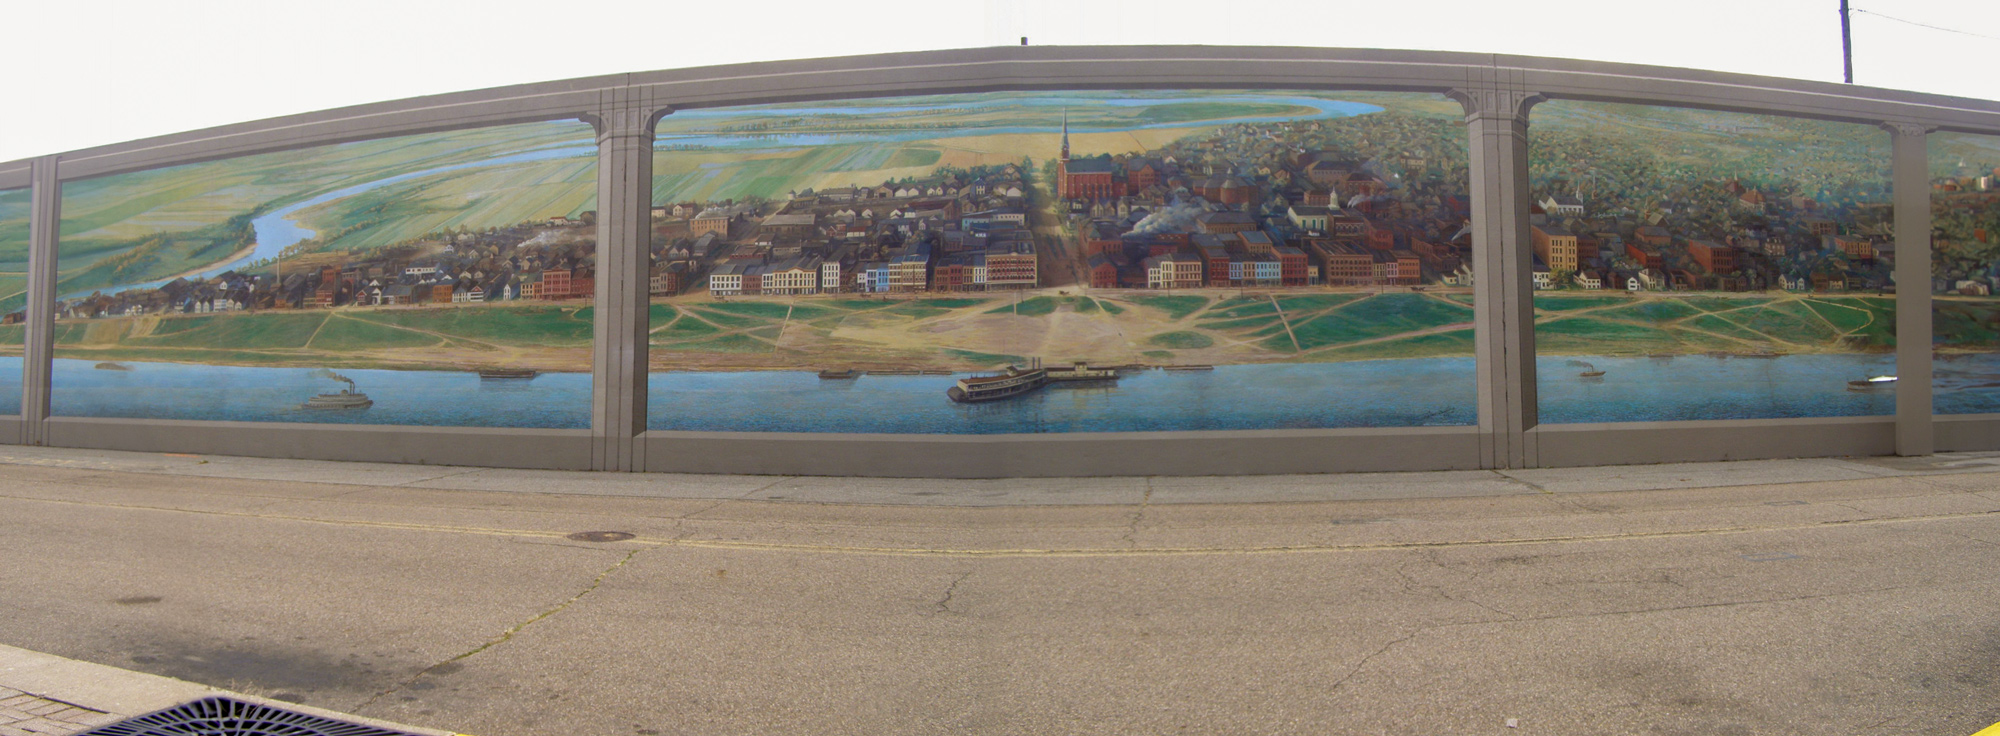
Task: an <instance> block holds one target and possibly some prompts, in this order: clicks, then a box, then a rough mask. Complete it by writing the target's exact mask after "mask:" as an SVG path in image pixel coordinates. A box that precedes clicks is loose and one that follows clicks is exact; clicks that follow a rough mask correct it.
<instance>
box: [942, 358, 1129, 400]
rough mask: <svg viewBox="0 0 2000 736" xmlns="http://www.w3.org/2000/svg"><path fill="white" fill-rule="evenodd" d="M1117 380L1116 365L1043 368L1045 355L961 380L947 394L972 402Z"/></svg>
mask: <svg viewBox="0 0 2000 736" xmlns="http://www.w3.org/2000/svg"><path fill="white" fill-rule="evenodd" d="M1116 380H1118V369H1116V368H1093V367H1091V366H1089V365H1086V364H1083V363H1074V364H1071V365H1068V366H1061V367H1056V368H1043V367H1042V359H1041V358H1029V359H1028V366H1027V367H1025V368H1023V367H1020V366H1012V365H1010V366H1007V369H1006V370H1003V371H1001V372H1000V373H999V375H993V376H974V377H971V378H961V379H958V384H957V385H955V386H952V387H951V388H948V389H945V392H944V395H945V396H947V397H950V398H951V400H952V401H956V402H958V403H961V404H972V403H978V402H982V401H998V400H1000V399H1011V398H1015V397H1017V396H1025V395H1027V394H1029V393H1032V392H1034V391H1035V390H1037V389H1040V388H1042V387H1043V386H1047V385H1049V384H1051V383H1071V382H1086V381H1091V382H1094V381H1116Z"/></svg>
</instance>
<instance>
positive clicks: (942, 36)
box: [0, 0, 2000, 161]
mask: <svg viewBox="0 0 2000 736" xmlns="http://www.w3.org/2000/svg"><path fill="white" fill-rule="evenodd" d="M16 5H17V6H18V7H10V8H9V9H8V10H7V13H6V16H7V20H8V25H9V27H13V28H22V29H88V31H87V33H81V34H80V33H73V32H37V33H21V34H16V35H18V36H19V37H18V38H14V39H10V40H9V42H8V44H9V45H8V50H9V52H10V53H11V54H12V58H14V59H16V60H17V63H16V64H14V65H11V66H10V70H11V74H10V78H9V82H10V84H9V92H10V95H9V98H10V99H11V100H13V101H15V103H16V104H18V105H31V106H34V107H36V108H40V109H47V110H61V111H62V114H59V115H58V114H42V115H13V116H6V117H5V118H4V119H0V161H5V160H12V159H17V158H25V157H29V156H35V155H41V154H46V153H54V152H59V151H66V150H72V149H77V148H84V147H88V146H93V145H101V144H106V143H113V142H117V141H123V140H131V139H135V138H142V137H146V136H152V135H162V134H168V133H175V132H180V131H185V130H193V129H199V128H205V127H209V126H215V125H225V124H229V123H237V122H243V121H247V120H256V119H261V118H266V117H272V116H277V115H285V114H291V113H299V112H309V111H313V110H323V109H327V108H332V107H339V106H344V105H354V104H361V103H367V102H377V101H382V100H393V99H400V98H404V97H412V96H417V95H425V94H436V93H444V92H455V91H459V90H466V89H478V88H484V87H494V86H501V85H509V84H520V83H524V82H533V81H540V80H550V79H564V78H570V77H581V76H588V75H595V74H613V73H621V72H629V71H639V70H647V69H672V68H681V67H692V66H703V65H708V64H723V63H735V62H747V61H763V60H773V59H799V58H814V57H822V56H845V55H852V54H863V53H873V52H887V51H915V50H926V49H948V48H965V47H975V46H989V45H995V44H1014V43H1018V42H1019V38H1020V37H1021V36H1028V37H1029V40H1030V42H1031V43H1034V44H1037V45H1062V44H1212V45H1257V44H1272V45H1287V46H1338V47H1367V48H1408V49H1441V50H1451V51H1475V52H1499V53H1516V54H1529V55H1539V56H1557V57H1568V58H1580V59H1601V60H1608V61H1623V62H1634V63H1644V64H1661V65H1667V66H1684V67H1693V68H1701V69H1718V70H1725V71H1735V72H1747V73H1755V74H1767V75H1773V76H1781V77H1795V78H1801V79H1816V80H1824V81H1839V79H1840V36H1839V33H1840V23H1839V16H1838V14H1837V13H1836V11H1835V8H1836V7H1837V3H1836V2H1835V0H1759V1H1758V2H1749V3H1746V2H1741V1H1740V0H1682V1H1681V2H1676V3H1672V4H1667V5H1662V4H1657V3H1607V2H1602V0H1538V1H1537V2H1533V3H1492V2H1484V1H1483V0H1413V1H1412V2H1407V3H1401V4H1396V5H1394V6H1393V8H1391V7H1388V6H1384V5H1382V4H1381V3H1376V2H1361V1H1359V0H1312V1H1307V0H1269V1H1267V2H1259V3H1256V4H1254V5H1253V6H1246V7H1245V8H1243V9H1242V10H1240V11H1232V12H1231V13H1228V14H1224V15H1220V16H1218V15H1217V7H1218V6H1216V5H1215V4H1214V3H1209V2H1192V1H1181V0H1150V1H1145V2H1141V1H1138V0H1106V1H1103V2H1090V3H1076V2H1068V1H1066V0H984V2H975V3H938V4H931V5H927V6H925V7H924V10H923V14H922V17H923V20H924V21H925V22H924V23H923V24H921V25H917V24H914V23H911V22H902V21H896V22H890V21H886V20H885V16H883V14H881V13H880V12H870V11H868V10H865V9H864V10H857V9H856V8H855V7H853V6H849V5H842V4H839V3H824V2H805V1H803V0H767V1H766V2H763V3H759V4H758V5H757V6H756V7H755V8H754V9H753V10H749V11H748V12H749V13H751V15H750V16H749V17H746V18H743V19H742V20H741V22H742V23H745V24H748V26H754V28H755V31H754V32H750V31H744V32H720V31H718V32H714V33H699V32H697V33H686V32H679V31H676V30H675V24H676V23H677V22H678V20H677V16H681V15H683V11H685V12H694V13H701V12H708V10H706V9H703V8H696V7H686V8H677V7H676V6H675V5H674V4H671V3H669V4H665V5H662V4H659V3H648V2H640V1H639V0H578V1H577V2H570V3H561V4H549V3H527V2H519V1H518V0H497V1H496V2H492V3H486V4H481V5H479V6H478V7H477V12H470V11H471V10H472V8H471V6H467V5H464V4H461V3H409V2H400V1H399V2H390V1H389V0H355V1H354V2H348V3H340V4H323V3H269V2H252V1H251V0H209V1H208V2H204V3H201V4H200V5H199V6H188V5H184V4H178V3H157V2H135V1H112V2H95V3H17V4H16ZM1856 5H1857V7H1860V8H1863V9H1879V10H1880V11H1882V12H1885V13H1888V14H1889V15H1891V16H1895V17H1897V18H1903V19H1908V20H1913V21H1918V22H1923V23H1929V24H1933V25H1939V26H1944V27H1949V28H1956V29H1961V30H1963V31H1968V32H1972V33H1979V34H1984V35H1985V36H1988V37H2000V3H1992V2H1977V1H1976V0H1898V1H1897V2H1894V3H1890V2H1886V0H1877V2H1874V3H1870V2H1865V1H1863V2H1857V3H1856ZM1875 5H1879V6H1881V7H1879V8H1874V7H1872V6H1875ZM197 7H198V9H196V8H197ZM1444 18H1451V19H1453V20H1452V22H1442V19H1444ZM1772 29H1784V30H1783V31H1782V32H1773V30H1772ZM1854 35H1855V67H1856V78H1857V80H1858V81H1859V82H1861V83H1863V84H1868V85H1875V86H1882V87H1891V88H1898V89H1914V90H1922V91H1927V92H1938V93H1943V94H1953V95H1961V96H1967V97H1980V98H1987V99H1995V98H2000V75H1994V74H1991V73H1990V67H1989V65H1988V64H1986V63H1985V58H1984V55H1985V53H1986V50H1987V49H1989V48H1990V47H1991V45H1992V40H1993V39H1992V38H1980V37H1977V36H1969V35H1963V34H1957V33H1948V32H1944V31H1937V30H1931V29H1927V28H1921V27H1918V26H1913V25H1908V24H1905V23H1901V22H1897V21H1892V20H1888V19H1887V18H1886V17H1884V16H1878V15H1871V14H1868V13H1861V14H1858V15H1856V16H1855V20H1854Z"/></svg>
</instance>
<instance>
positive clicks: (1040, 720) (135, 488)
mask: <svg viewBox="0 0 2000 736" xmlns="http://www.w3.org/2000/svg"><path fill="white" fill-rule="evenodd" d="M602 531H612V532H619V533H620V534H616V535H593V534H589V533H588V532H602ZM1996 548H2000V454H1996V453H1986V454H1978V455H1951V456H1938V457H1932V458H1869V459H1845V460H1797V461H1759V462H1742V463H1718V464H1708V465H1660V466H1642V467H1624V468H1594V469H1562V470H1535V471H1509V472H1505V473H1495V472H1457V473H1410V474H1370V475H1353V476H1266V477H1218V478H1111V479H1048V480H1030V481H1018V482H1013V481H933V480H924V481H903V480H894V479H845V478H780V477H734V476H686V475H646V474H634V475H612V474H592V473H543V472H525V471H501V470H490V469H473V468H440V467H421V466H398V465H367V464H346V463H323V462H294V461H277V460H257V459H246V458H228V457H191V456H179V455H154V454H142V453H114V452H86V451H75V450H54V449H47V448H21V447H8V448H0V549H5V550H6V551H7V553H8V559H9V562H10V564H4V565H0V591H4V592H5V595H4V596H0V642H5V643H6V644H8V645H13V646H18V647H25V648H26V649H29V650H34V651H38V652H48V653H50V654H51V655H54V656H55V657H59V658H68V659H63V660H52V661H58V662H68V663H69V664H52V665H46V667H47V668H48V669H47V671H50V672H55V671H61V670H62V669H63V668H65V667H70V668H85V669H89V668H99V667H103V666H110V667H115V668H117V670H121V671H136V672H142V673H147V674H145V675H138V676H137V677H140V678H153V679H142V680H132V681H133V682H150V683H154V685H158V683H157V682H156V680H158V679H159V678H172V679H171V680H170V681H169V682H173V681H178V684H174V685H172V687H173V688H180V689H178V690H173V692H176V693H181V694H182V695H178V696H176V697H186V696H190V695H192V694H193V693H194V692H196V691H197V690H199V691H201V692H208V691H209V690H208V688H207V687H206V686H204V685H192V684H190V683H206V684H207V685H212V686H218V687H223V688H227V689H228V690H231V691H235V692H239V693H245V694H247V695H250V696H257V697H262V698H267V699H269V700H270V701H282V702H283V703H304V704H307V705H309V706H312V707H318V708H326V709H329V710H331V711H334V712H342V713H358V714H361V715H363V716H366V717H369V718H379V719H385V720H388V721H394V722H400V723H415V724H422V725H424V726H426V727H428V728H431V729H444V730H438V731H428V732H425V733H449V732H454V731H464V732H471V733H477V734H481V736H509V735H516V734H518V735H520V736H541V735H544V734H546V735H549V736H554V735H556V734H565V735H567V734H577V733H591V734H632V735H633V736H654V735H656V734H669V733H686V734H702V735H703V736H708V735H710V734H736V733H741V734H753V733H754V734H763V733H841V734H845V733H852V734H869V735H870V736H875V735H877V734H933V733H953V734H956V733H1135V732H1147V733H1155V732H1157V733H1165V732H1188V733H1246V732H1250V733H1277V732H1287V733H1410V734H1419V733H1423V734H1429V733H1472V732H1486V731H1493V732H1499V733H1509V734H1517V733H1526V732H1530V731H1538V732H1541V733H1562V734H1568V733H1576V734H1586V733H1588V734H1595V733H1624V732H1646V731H1663V732H1685V733H1774V732H1784V733H1866V732H1871V730H1872V731H1876V732H1896V733H1925V734H1947V735H1950V736H1958V735H1959V734H1969V733H1972V732H1974V731H1978V730H1979V729H1980V728H1981V727H1984V726H1985V725H1987V724H1990V723H1993V722H1994V721H1996V720H2000V664H1996V663H2000V638H1996V635H1995V633H1994V632H1996V631H2000V613H1995V609H1994V608H1993V606H1992V605H1991V601H1992V600H1994V599H1995V598H2000V565H1994V564H1992V562H1991V560H1992V557H1993V550H1994V549H1996ZM14 651H17V650H0V655H5V656H15V655H13V654H8V652H14ZM19 656H26V657H32V656H34V655H32V654H31V653H21V654H20V655H19ZM0 661H4V657H0ZM90 663H95V664H90ZM35 669H36V668H34V667H25V668H8V667H5V666H0V687H7V688H11V690H12V691H19V692H21V693H22V695H15V696H11V697H15V698H23V699H21V700H19V701H18V702H20V703H23V704H31V705H32V706H33V708H35V709H39V710H44V711H46V712H44V713H39V714H31V715H37V716H47V715H49V714H63V718H64V719H67V721H68V722H71V723H77V722H80V721H81V720H83V719H87V718H92V717H95V716H93V715H92V714H91V713H88V712H85V711H96V712H100V713H103V714H106V715H133V714H134V713H133V711H134V710H137V709H139V708H142V707H144V702H159V701H142V700H141V699H138V698H137V696H133V700H132V701H131V702H129V703H128V702H124V701H118V700H114V699H111V698H110V697H109V696H108V695H101V696H91V695H89V694H88V693H82V694H80V693H78V692H76V691H74V690H66V689H64V688H62V687H52V686H50V685H48V684H46V683H45V682H34V681H30V680H28V679H24V678H23V677H20V676H16V675H15V674H12V673H14V672H16V671H17V670H18V671H21V672H31V671H33V670H35ZM91 671H93V672H98V673H100V674H96V675H87V676H84V677H83V678H81V679H82V680H83V681H89V680H93V679H94V680H99V681H102V682H106V683H116V682H123V681H126V678H123V677H120V676H116V675H112V674H103V673H104V672H105V670H91ZM128 674H130V673H128ZM155 676H157V677H155ZM150 686H151V685H135V686H134V687H135V688H139V689H141V690H143V688H144V687H150ZM111 689H112V690H113V691H117V690H118V686H116V685H114V686H112V687H111ZM30 693H31V694H33V695H34V696H35V698H36V699H34V700H29V699H25V698H26V695H27V694H30ZM112 694H113V695H115V694H116V692H114V693H112ZM59 703H60V704H64V705H58V704H59ZM72 707H73V708H75V710H64V708H72ZM24 712H25V711H24ZM1507 719H1514V720H1516V721H1517V722H1518V724H1519V730H1507V728H1506V726H1505V725H1503V724H1504V723H1505V721H1506V720H1507ZM45 720H54V719H45ZM404 728H405V729H406V730H411V731H412V732H417V731H416V729H411V728H409V727H404ZM8 736H12V735H11V734H9V735H8Z"/></svg>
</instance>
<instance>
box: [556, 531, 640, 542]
mask: <svg viewBox="0 0 2000 736" xmlns="http://www.w3.org/2000/svg"><path fill="white" fill-rule="evenodd" d="M632 536H633V535H632V534H630V533H628V532H577V533H575V534H571V535H569V538H570V539H572V540H575V541H578V542H623V541H625V540H627V539H631V538H632Z"/></svg>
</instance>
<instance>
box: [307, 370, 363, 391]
mask: <svg viewBox="0 0 2000 736" xmlns="http://www.w3.org/2000/svg"><path fill="white" fill-rule="evenodd" d="M312 374H313V376H314V377H315V378H325V379H329V380H334V381H340V382H342V383H345V384H347V385H348V386H350V387H352V386H353V385H354V379H352V378H348V377H346V376H343V375H340V374H338V373H335V372H333V371H330V370H327V369H325V368H321V369H319V370H316V371H313V372H312Z"/></svg>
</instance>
